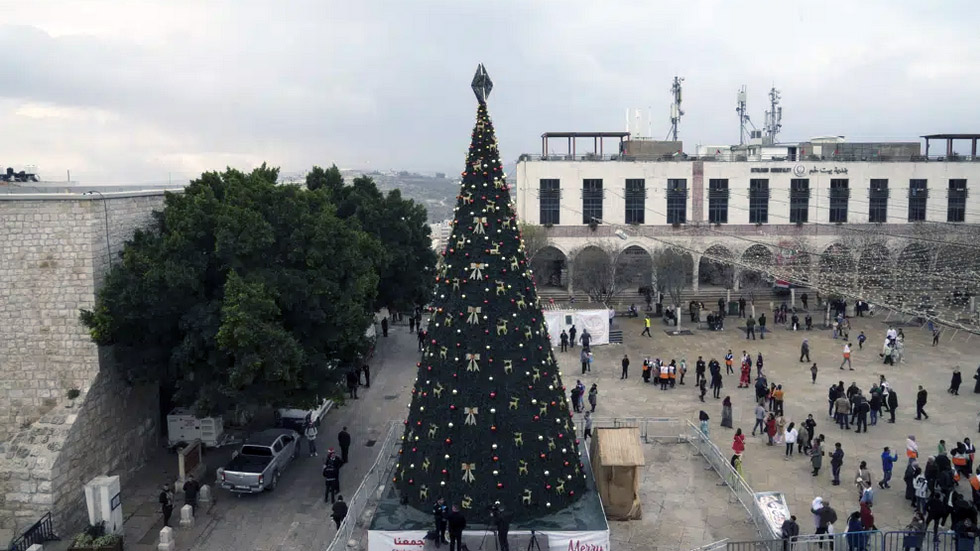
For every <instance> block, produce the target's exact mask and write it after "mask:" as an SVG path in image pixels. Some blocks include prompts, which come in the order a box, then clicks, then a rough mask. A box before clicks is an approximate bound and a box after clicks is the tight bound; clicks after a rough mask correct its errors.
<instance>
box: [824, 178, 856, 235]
mask: <svg viewBox="0 0 980 551" xmlns="http://www.w3.org/2000/svg"><path fill="white" fill-rule="evenodd" d="M850 198H851V188H850V180H849V179H848V178H833V179H831V180H830V212H829V215H830V222H831V223H833V224H846V223H847V206H848V202H849V199H850Z"/></svg>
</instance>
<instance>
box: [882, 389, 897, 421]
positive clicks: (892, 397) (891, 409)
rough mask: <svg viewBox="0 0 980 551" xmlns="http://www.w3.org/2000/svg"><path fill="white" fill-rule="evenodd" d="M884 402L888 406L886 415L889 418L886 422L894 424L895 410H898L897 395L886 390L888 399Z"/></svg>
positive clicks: (892, 391) (890, 390)
mask: <svg viewBox="0 0 980 551" xmlns="http://www.w3.org/2000/svg"><path fill="white" fill-rule="evenodd" d="M885 402H886V403H887V404H888V415H889V416H890V419H888V422H889V423H894V422H895V410H896V409H898V394H896V393H895V391H894V390H892V389H888V398H887V400H885Z"/></svg>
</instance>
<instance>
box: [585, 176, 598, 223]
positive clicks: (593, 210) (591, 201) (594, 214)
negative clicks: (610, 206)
mask: <svg viewBox="0 0 980 551" xmlns="http://www.w3.org/2000/svg"><path fill="white" fill-rule="evenodd" d="M600 222H602V180H582V223H583V224H592V223H595V224H598V223H600Z"/></svg>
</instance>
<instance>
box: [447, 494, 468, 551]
mask: <svg viewBox="0 0 980 551" xmlns="http://www.w3.org/2000/svg"><path fill="white" fill-rule="evenodd" d="M446 521H447V522H448V524H449V551H463V530H465V529H466V517H464V516H463V513H460V512H459V507H457V506H455V505H453V511H452V512H451V513H449V516H447V517H446Z"/></svg>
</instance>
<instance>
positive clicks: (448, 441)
mask: <svg viewBox="0 0 980 551" xmlns="http://www.w3.org/2000/svg"><path fill="white" fill-rule="evenodd" d="M446 443H447V444H452V443H453V439H452V438H447V439H446ZM565 464H566V465H567V464H568V462H566V463H565Z"/></svg>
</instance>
